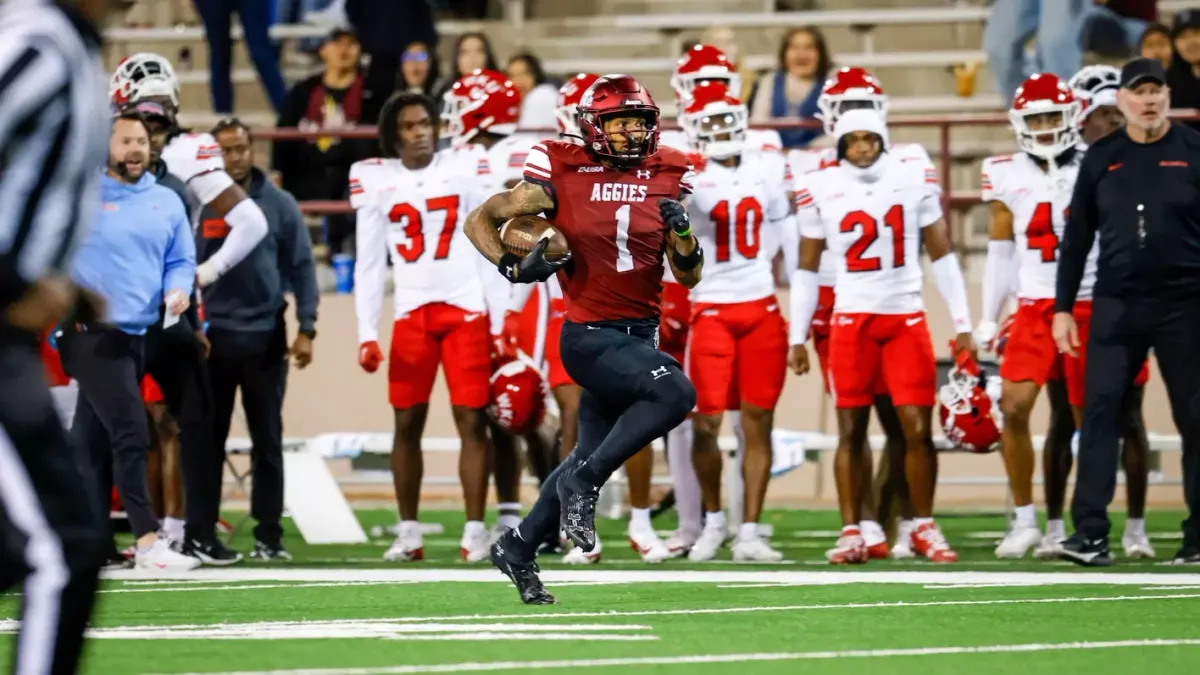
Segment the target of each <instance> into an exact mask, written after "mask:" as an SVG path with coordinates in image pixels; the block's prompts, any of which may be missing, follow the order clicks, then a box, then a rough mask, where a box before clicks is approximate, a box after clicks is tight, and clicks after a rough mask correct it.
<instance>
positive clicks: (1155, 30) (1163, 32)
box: [1138, 23, 1174, 70]
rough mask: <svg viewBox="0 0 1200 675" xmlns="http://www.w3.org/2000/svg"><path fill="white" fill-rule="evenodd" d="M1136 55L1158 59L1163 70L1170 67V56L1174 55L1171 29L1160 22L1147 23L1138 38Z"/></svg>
mask: <svg viewBox="0 0 1200 675" xmlns="http://www.w3.org/2000/svg"><path fill="white" fill-rule="evenodd" d="M1138 55H1139V56H1141V57H1142V58H1146V59H1154V60H1156V61H1158V62H1159V63H1161V64H1162V67H1163V70H1168V69H1170V67H1171V57H1172V56H1174V51H1173V50H1172V48H1171V29H1170V28H1167V27H1166V26H1164V25H1163V24H1161V23H1152V24H1148V25H1147V26H1146V30H1144V31H1142V37H1141V39H1140V40H1138Z"/></svg>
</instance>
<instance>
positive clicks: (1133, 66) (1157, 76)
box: [1121, 59, 1167, 89]
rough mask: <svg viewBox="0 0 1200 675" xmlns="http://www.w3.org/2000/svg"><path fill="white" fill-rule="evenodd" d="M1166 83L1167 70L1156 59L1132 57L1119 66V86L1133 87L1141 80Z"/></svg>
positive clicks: (1123, 87)
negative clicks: (1121, 66)
mask: <svg viewBox="0 0 1200 675" xmlns="http://www.w3.org/2000/svg"><path fill="white" fill-rule="evenodd" d="M1147 81H1149V82H1157V83H1159V84H1166V83H1167V72H1166V71H1165V70H1163V67H1162V64H1161V63H1159V62H1158V59H1133V60H1132V61H1130V62H1129V63H1126V64H1125V66H1124V67H1123V68H1121V88H1122V89H1133V88H1134V87H1137V86H1138V85H1139V84H1141V83H1143V82H1147Z"/></svg>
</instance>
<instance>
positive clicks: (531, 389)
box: [487, 358, 546, 435]
mask: <svg viewBox="0 0 1200 675" xmlns="http://www.w3.org/2000/svg"><path fill="white" fill-rule="evenodd" d="M545 400H546V381H545V380H544V379H543V378H542V374H541V373H540V372H538V369H537V368H536V367H535V366H534V365H533V364H532V363H530V362H529V361H528V360H526V359H522V358H517V359H513V360H512V361H509V362H508V363H505V364H504V365H502V366H500V367H499V368H498V369H496V372H494V373H492V400H491V403H489V404H488V407H487V413H488V416H489V417H491V418H492V420H493V421H494V422H495V423H496V424H497V425H498V426H499V427H500V428H501V429H503V430H505V431H507V432H508V433H510V434H514V435H519V434H524V433H528V432H530V431H533V430H534V429H536V428H537V427H538V425H539V424H541V423H542V417H543V416H544V415H545V413H546V404H545Z"/></svg>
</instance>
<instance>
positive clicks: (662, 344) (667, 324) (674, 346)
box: [658, 281, 692, 363]
mask: <svg viewBox="0 0 1200 675" xmlns="http://www.w3.org/2000/svg"><path fill="white" fill-rule="evenodd" d="M691 307H692V303H691V301H690V300H688V289H687V288H685V287H684V286H683V284H677V283H675V282H673V281H664V282H663V294H662V322H661V326H660V328H659V331H658V336H659V339H658V348H659V350H660V351H664V352H666V353H668V354H670V355H671V357H672V358H674V359H675V360H676V361H678V362H680V363H683V361H684V359H685V358H686V355H687V344H688V323H689V322H690V321H691V319H692V309H691Z"/></svg>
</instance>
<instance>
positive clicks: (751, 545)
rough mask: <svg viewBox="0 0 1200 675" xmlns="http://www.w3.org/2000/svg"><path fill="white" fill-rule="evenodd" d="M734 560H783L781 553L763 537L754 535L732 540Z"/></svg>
mask: <svg viewBox="0 0 1200 675" xmlns="http://www.w3.org/2000/svg"><path fill="white" fill-rule="evenodd" d="M733 560H734V562H767V563H774V562H779V561H781V560H783V554H782V553H780V552H779V551H776V550H775V549H773V548H771V547H770V546H769V545H768V544H767V542H766V540H765V539H763V538H762V537H761V536H758V535H755V536H753V537H750V538H748V539H735V540H734V541H733Z"/></svg>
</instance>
